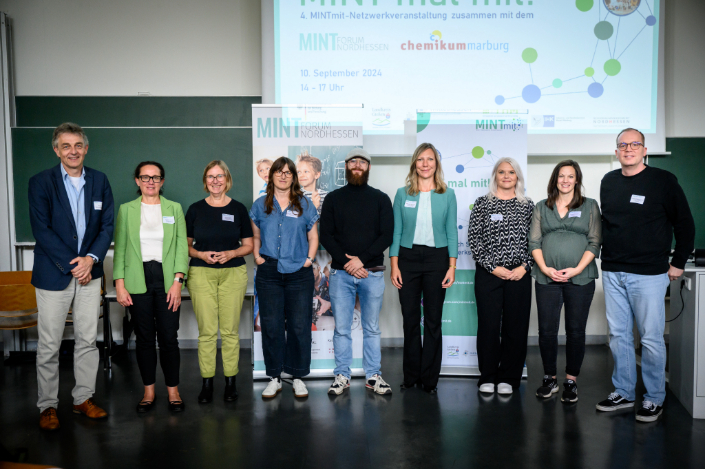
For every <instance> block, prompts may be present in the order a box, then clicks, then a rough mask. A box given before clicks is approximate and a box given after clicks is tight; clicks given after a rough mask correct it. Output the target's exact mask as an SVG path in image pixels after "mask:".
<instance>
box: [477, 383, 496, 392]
mask: <svg viewBox="0 0 705 469" xmlns="http://www.w3.org/2000/svg"><path fill="white" fill-rule="evenodd" d="M480 392H487V393H492V392H494V384H492V383H485V384H481V385H480Z"/></svg>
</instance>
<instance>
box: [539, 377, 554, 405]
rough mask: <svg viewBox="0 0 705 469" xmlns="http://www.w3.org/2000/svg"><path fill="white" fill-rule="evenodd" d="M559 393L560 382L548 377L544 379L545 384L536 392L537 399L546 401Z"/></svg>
mask: <svg viewBox="0 0 705 469" xmlns="http://www.w3.org/2000/svg"><path fill="white" fill-rule="evenodd" d="M557 392H558V381H556V378H551V377H550V376H548V375H545V376H544V377H543V384H541V387H540V388H538V389H537V390H536V397H540V398H542V399H546V398H549V397H551V396H552V395H554V394H555V393H557Z"/></svg>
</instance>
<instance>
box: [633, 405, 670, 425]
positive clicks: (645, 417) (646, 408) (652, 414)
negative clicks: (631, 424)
mask: <svg viewBox="0 0 705 469" xmlns="http://www.w3.org/2000/svg"><path fill="white" fill-rule="evenodd" d="M662 413H663V407H662V406H660V405H656V404H654V403H653V402H651V401H644V402H642V403H641V409H639V410H637V411H636V419H637V420H638V421H639V422H655V421H656V420H658V418H659V417H661V414H662Z"/></svg>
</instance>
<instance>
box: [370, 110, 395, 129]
mask: <svg viewBox="0 0 705 469" xmlns="http://www.w3.org/2000/svg"><path fill="white" fill-rule="evenodd" d="M389 111H390V109H387V108H372V117H375V118H376V119H375V120H373V121H372V125H374V126H375V127H387V126H389V125H391V123H392V121H390V120H389V119H390V118H391V117H392V114H391V113H390V112H389Z"/></svg>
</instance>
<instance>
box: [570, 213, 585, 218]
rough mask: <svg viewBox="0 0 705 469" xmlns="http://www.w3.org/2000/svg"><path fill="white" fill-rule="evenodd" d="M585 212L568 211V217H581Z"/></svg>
mask: <svg viewBox="0 0 705 469" xmlns="http://www.w3.org/2000/svg"><path fill="white" fill-rule="evenodd" d="M582 213H583V212H570V213H568V218H580V215H581V214H582Z"/></svg>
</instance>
